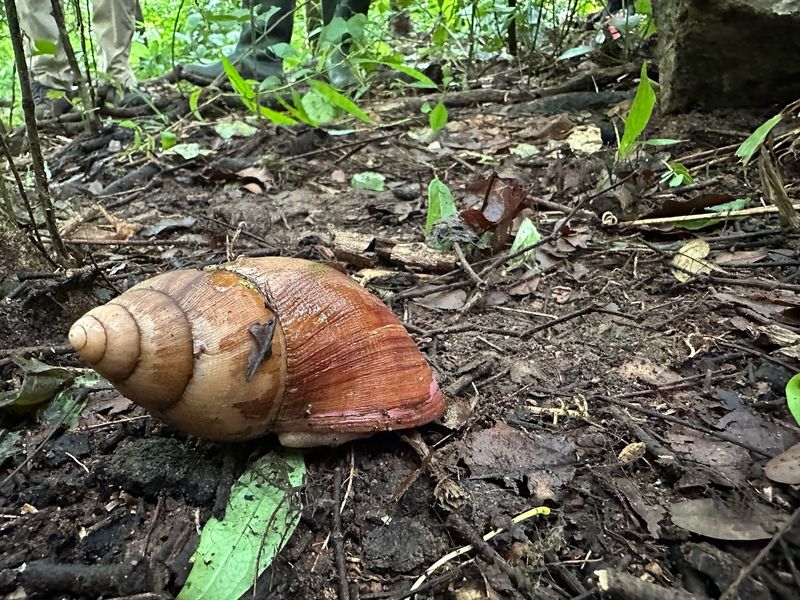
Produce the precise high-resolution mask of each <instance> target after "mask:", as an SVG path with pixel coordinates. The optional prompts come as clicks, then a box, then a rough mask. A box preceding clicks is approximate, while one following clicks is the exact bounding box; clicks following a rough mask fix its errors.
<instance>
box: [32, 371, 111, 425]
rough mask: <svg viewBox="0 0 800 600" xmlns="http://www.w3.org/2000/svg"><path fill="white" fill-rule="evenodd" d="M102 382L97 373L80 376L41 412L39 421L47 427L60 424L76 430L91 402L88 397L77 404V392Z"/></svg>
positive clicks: (38, 416)
mask: <svg viewBox="0 0 800 600" xmlns="http://www.w3.org/2000/svg"><path fill="white" fill-rule="evenodd" d="M100 381H105V380H104V379H103V378H102V377H100V375H98V374H97V373H93V372H92V373H87V374H86V375H79V376H78V377H76V378H75V381H74V382H73V383H72V385H71V386H70V387H69V388H68V389H66V390H63V391H61V392H59V393H58V394H56V396H55V398H53V401H52V402H49V403H48V404H47V405H45V406H44V408H42V409H41V410H40V411H39V413H38V415H37V418H38V420H39V421H40V422H42V423H44V424H46V425H52V424H54V423H59V422H60V423H63V424H64V425H66V426H67V427H68V428H69V429H75V428H76V427H78V425H79V424H80V417H81V413H82V412H83V409H84V408H86V405H87V404H88V402H89V397H88V396H86V397H85V398H84V399H83V401H81V402H76V400H77V397H76V394H77V392H78V391H79V390H80V389H81V388H88V387H93V386H96V385H97V384H98V383H99V382H100Z"/></svg>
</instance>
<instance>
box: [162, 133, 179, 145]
mask: <svg viewBox="0 0 800 600" xmlns="http://www.w3.org/2000/svg"><path fill="white" fill-rule="evenodd" d="M160 137H161V149H162V150H169V149H170V148H173V147H174V146H175V145H176V144H177V143H178V136H177V135H175V134H174V133H172V132H171V131H162V132H161V136H160Z"/></svg>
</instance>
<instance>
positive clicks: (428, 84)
mask: <svg viewBox="0 0 800 600" xmlns="http://www.w3.org/2000/svg"><path fill="white" fill-rule="evenodd" d="M351 62H352V63H353V64H365V63H369V64H374V65H383V66H385V67H389V68H390V69H394V70H395V71H400V72H401V73H405V74H406V75H408V76H409V77H411V78H412V79H414V80H416V83H414V84H411V85H412V87H418V88H423V89H433V90H436V89H439V86H438V85H436V82H434V81H433V79H431V78H430V77H428V76H427V75H425V73H423V72H422V71H418V70H417V69H414V68H412V67H408V66H406V65H404V64H400V63H395V62H384V61H374V60H367V59H354V60H352V61H351Z"/></svg>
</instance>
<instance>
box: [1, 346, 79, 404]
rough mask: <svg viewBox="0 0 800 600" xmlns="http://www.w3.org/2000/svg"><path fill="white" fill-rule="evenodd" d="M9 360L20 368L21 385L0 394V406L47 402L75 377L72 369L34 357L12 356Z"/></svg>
mask: <svg viewBox="0 0 800 600" xmlns="http://www.w3.org/2000/svg"><path fill="white" fill-rule="evenodd" d="M11 360H13V361H14V362H15V363H16V364H17V366H19V367H20V368H21V369H22V373H23V380H22V385H20V386H19V389H17V390H11V391H9V392H3V393H2V394H0V406H8V405H10V404H13V405H15V406H35V405H37V404H41V403H42V402H47V401H48V400H50V399H52V398H53V396H55V395H56V393H58V391H59V390H62V389H64V388H65V387H67V386H68V385H70V384H71V383H72V381H73V379H74V378H75V375H74V373H73V372H72V371H68V370H67V369H61V368H59V367H51V366H50V365H48V364H45V363H43V362H41V361H38V360H36V359H35V358H22V357H19V356H12V357H11Z"/></svg>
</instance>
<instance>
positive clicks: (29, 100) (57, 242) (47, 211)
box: [3, 0, 68, 260]
mask: <svg viewBox="0 0 800 600" xmlns="http://www.w3.org/2000/svg"><path fill="white" fill-rule="evenodd" d="M3 4H4V5H5V9H6V19H7V21H8V31H9V33H10V34H11V46H12V48H13V49H14V64H16V66H17V73H19V87H20V92H21V95H22V111H23V113H24V115H25V127H26V129H27V131H28V143H29V145H30V153H31V164H32V167H33V175H34V181H35V185H36V197H37V200H38V202H39V206H40V208H41V209H42V213H43V214H44V219H45V223H46V225H47V231H48V232H49V233H50V239H51V242H52V244H53V248H54V249H55V251H56V255H57V256H58V258H59V259H61V260H66V259H67V256H68V255H67V249H66V248H65V247H64V242H62V241H61V236H60V235H59V233H58V226H57V225H56V216H55V212H54V211H53V203H52V202H51V200H50V189H49V187H48V185H47V173H46V171H45V168H44V157H43V156H42V147H41V145H40V143H39V129H38V127H37V125H36V107H35V105H34V102H33V93H32V92H31V80H30V73H29V72H28V65H27V63H26V62H25V49H24V48H23V47H22V31H21V30H20V27H19V17H18V15H17V5H16V3H15V2H14V0H3ZM31 226H32V227H33V228H34V229H36V222H35V221H34V222H33V223H31ZM37 233H38V232H37Z"/></svg>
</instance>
